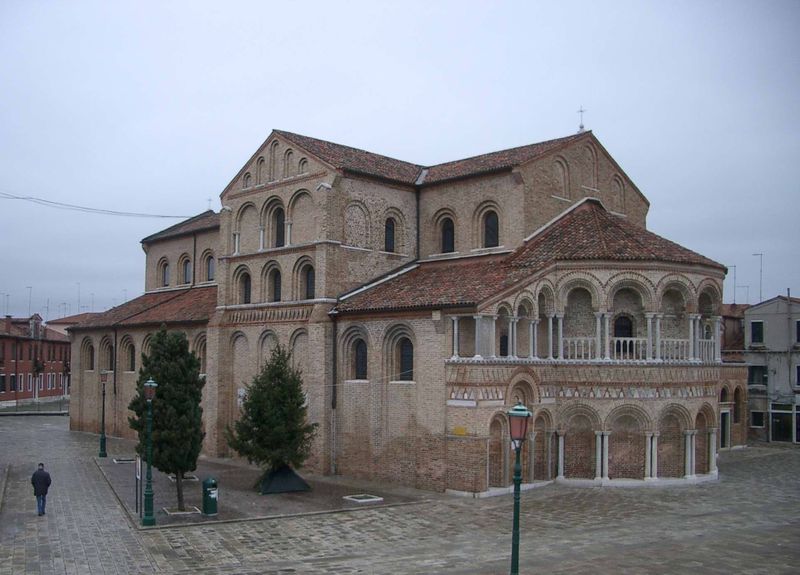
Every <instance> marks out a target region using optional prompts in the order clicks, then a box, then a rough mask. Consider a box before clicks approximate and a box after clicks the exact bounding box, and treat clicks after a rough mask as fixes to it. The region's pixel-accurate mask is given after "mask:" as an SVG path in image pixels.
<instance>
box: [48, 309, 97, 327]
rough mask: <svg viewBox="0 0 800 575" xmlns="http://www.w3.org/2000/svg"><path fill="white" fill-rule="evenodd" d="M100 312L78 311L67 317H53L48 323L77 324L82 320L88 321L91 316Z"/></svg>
mask: <svg viewBox="0 0 800 575" xmlns="http://www.w3.org/2000/svg"><path fill="white" fill-rule="evenodd" d="M98 313H100V312H91V311H87V312H84V313H77V314H75V315H68V316H65V317H60V318H58V319H51V320H50V321H48V322H47V324H48V325H50V324H52V325H75V324H76V323H81V322H82V321H86V320H87V319H89V318H90V317H92V316H94V315H97V314H98Z"/></svg>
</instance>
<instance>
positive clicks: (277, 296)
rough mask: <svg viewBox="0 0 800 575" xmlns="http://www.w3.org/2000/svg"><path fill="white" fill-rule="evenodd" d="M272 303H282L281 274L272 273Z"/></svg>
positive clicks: (274, 271)
mask: <svg viewBox="0 0 800 575" xmlns="http://www.w3.org/2000/svg"><path fill="white" fill-rule="evenodd" d="M272 301H281V272H280V271H278V270H273V271H272Z"/></svg>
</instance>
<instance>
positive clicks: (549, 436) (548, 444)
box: [544, 431, 553, 479]
mask: <svg viewBox="0 0 800 575" xmlns="http://www.w3.org/2000/svg"><path fill="white" fill-rule="evenodd" d="M544 442H545V448H546V449H545V457H546V458H547V473H546V476H547V477H544V479H552V477H553V475H552V474H553V432H552V431H545V432H544Z"/></svg>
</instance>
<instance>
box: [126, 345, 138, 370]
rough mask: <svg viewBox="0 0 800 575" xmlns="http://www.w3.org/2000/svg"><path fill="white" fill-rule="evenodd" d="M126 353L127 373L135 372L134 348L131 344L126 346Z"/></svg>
mask: <svg viewBox="0 0 800 575" xmlns="http://www.w3.org/2000/svg"><path fill="white" fill-rule="evenodd" d="M127 352H128V357H127V358H126V364H127V366H128V371H136V348H135V347H133V344H132V343H129V344H128V348H127Z"/></svg>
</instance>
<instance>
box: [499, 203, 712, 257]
mask: <svg viewBox="0 0 800 575" xmlns="http://www.w3.org/2000/svg"><path fill="white" fill-rule="evenodd" d="M554 260H561V261H579V260H611V261H659V262H670V263H678V264H698V265H704V266H709V267H715V268H720V269H723V270H724V269H725V266H723V265H722V264H720V263H717V262H715V261H713V260H710V259H708V258H707V257H705V256H701V255H700V254H698V253H696V252H693V251H692V250H689V249H687V248H684V247H683V246H681V245H678V244H676V243H675V242H671V241H669V240H667V239H665V238H662V237H661V236H659V235H657V234H654V233H653V232H651V231H648V230H646V229H645V228H642V227H639V226H638V225H636V224H632V223H631V222H629V221H628V220H627V219H625V218H624V217H621V216H616V215H614V214H611V213H609V212H607V211H606V210H605V208H604V207H603V205H602V203H600V201H599V200H596V199H594V198H589V199H585V200H583V201H581V202H579V203H578V204H575V206H573V207H572V208H570V209H569V210H567V211H566V212H564V213H563V214H562V215H561V216H560V217H558V218H557V219H556V220H555V221H553V222H551V223H550V224H548V225H547V226H546V227H545V228H542V229H541V230H539V232H537V233H535V234H534V235H533V236H531V238H529V240H528V241H526V242H525V243H524V244H523V245H522V246H521V247H520V248H518V249H517V250H516V251H515V252H514V254H512V255H511V257H510V258H509V260H508V264H509V265H510V266H515V267H516V266H525V267H529V268H534V269H537V268H541V267H543V266H544V265H546V264H548V263H550V262H552V261H554Z"/></svg>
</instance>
